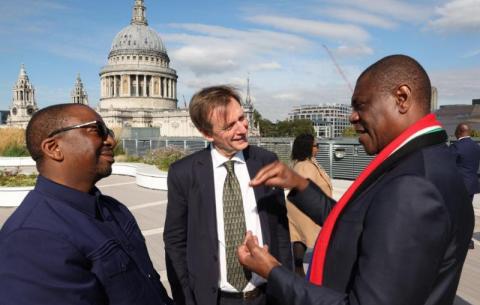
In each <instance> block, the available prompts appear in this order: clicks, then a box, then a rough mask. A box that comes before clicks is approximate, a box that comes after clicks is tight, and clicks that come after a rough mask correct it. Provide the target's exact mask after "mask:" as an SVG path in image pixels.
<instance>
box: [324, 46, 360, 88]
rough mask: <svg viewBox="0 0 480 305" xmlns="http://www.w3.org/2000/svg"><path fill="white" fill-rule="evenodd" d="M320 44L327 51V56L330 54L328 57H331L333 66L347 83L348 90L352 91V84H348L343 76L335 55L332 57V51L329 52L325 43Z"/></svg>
mask: <svg viewBox="0 0 480 305" xmlns="http://www.w3.org/2000/svg"><path fill="white" fill-rule="evenodd" d="M322 46H323V48H324V49H325V50H326V51H327V53H328V56H330V58H331V59H332V61H333V64H334V65H335V67H336V68H337V70H338V73H339V74H340V75H341V76H342V78H343V80H344V81H345V83H347V86H348V88H349V89H350V91H351V92H352V93H353V87H352V84H350V82H349V81H348V79H347V77H346V76H345V73H343V71H342V69H341V68H340V66H339V65H338V63H337V61H336V60H335V57H333V54H332V52H330V49H329V48H327V46H326V45H324V44H322Z"/></svg>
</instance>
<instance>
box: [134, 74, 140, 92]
mask: <svg viewBox="0 0 480 305" xmlns="http://www.w3.org/2000/svg"><path fill="white" fill-rule="evenodd" d="M135 77H136V80H137V83H136V84H135V85H136V86H137V92H135V93H136V94H135V96H138V88H140V86H139V83H138V74H137V75H135Z"/></svg>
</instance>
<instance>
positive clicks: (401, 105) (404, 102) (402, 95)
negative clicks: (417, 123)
mask: <svg viewBox="0 0 480 305" xmlns="http://www.w3.org/2000/svg"><path fill="white" fill-rule="evenodd" d="M395 98H396V99H397V106H398V111H399V112H400V113H401V114H405V113H407V112H408V110H409V109H410V108H411V107H412V103H413V99H412V90H411V89H410V87H409V86H408V85H400V86H398V87H397V89H396V90H395Z"/></svg>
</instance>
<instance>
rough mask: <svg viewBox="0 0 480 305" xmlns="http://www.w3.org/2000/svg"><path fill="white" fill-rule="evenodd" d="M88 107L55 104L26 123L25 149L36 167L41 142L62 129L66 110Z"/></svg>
mask: <svg viewBox="0 0 480 305" xmlns="http://www.w3.org/2000/svg"><path fill="white" fill-rule="evenodd" d="M82 106H83V107H88V106H86V105H81V104H72V103H69V104H57V105H52V106H48V107H45V108H42V109H40V110H39V111H37V112H35V113H34V114H33V116H32V118H31V119H30V121H29V122H28V125H27V129H26V131H25V139H26V141H27V149H28V151H29V152H30V155H31V156H32V159H33V160H35V162H37V165H38V164H40V163H41V162H42V158H43V152H42V147H41V144H42V141H43V140H45V139H46V138H47V137H48V135H49V134H50V133H51V132H52V131H54V130H56V129H60V128H62V127H64V125H65V122H66V121H67V120H68V116H67V115H66V114H65V112H66V110H67V109H69V108H72V107H82Z"/></svg>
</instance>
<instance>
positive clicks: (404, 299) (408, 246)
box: [267, 176, 452, 305]
mask: <svg viewBox="0 0 480 305" xmlns="http://www.w3.org/2000/svg"><path fill="white" fill-rule="evenodd" d="M373 200H374V202H373V203H372V206H370V208H369V211H368V213H367V215H366V218H365V221H364V232H363V235H362V238H361V240H360V243H359V254H358V259H357V268H356V269H355V271H354V272H355V273H354V274H352V276H353V283H352V285H351V288H350V289H349V291H347V293H340V292H338V291H334V290H332V289H330V288H328V287H319V286H315V285H312V284H310V283H307V282H306V281H305V280H304V279H302V278H300V277H298V276H296V275H295V274H293V273H291V272H287V271H285V270H284V269H283V268H282V267H276V268H275V269H273V270H272V272H271V273H270V275H269V278H268V283H269V285H268V287H267V294H268V295H269V297H271V298H274V299H275V300H276V302H277V303H278V304H282V305H287V304H292V305H300V304H301V305H307V304H308V305H314V304H315V305H333V304H354V305H357V304H388V305H397V304H423V303H425V301H426V300H427V298H428V296H429V294H430V292H431V286H432V283H433V282H434V281H435V278H436V277H437V275H438V269H439V266H440V263H441V261H442V256H443V253H444V252H445V249H446V247H447V244H448V242H449V236H450V234H451V231H452V225H451V220H450V218H449V216H448V213H447V211H446V208H445V206H444V205H443V203H442V197H441V196H440V194H439V192H438V191H437V190H436V188H435V187H434V186H433V185H432V184H431V183H430V182H429V181H427V180H425V179H423V178H420V177H416V176H403V177H398V178H396V179H395V180H394V181H391V182H390V183H389V184H388V185H387V186H386V187H385V188H384V189H382V190H381V191H380V192H379V193H378V194H377V195H376V197H375V198H374V199H373ZM337 263H341V262H337Z"/></svg>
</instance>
